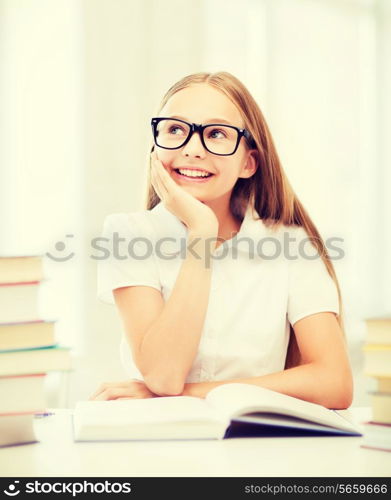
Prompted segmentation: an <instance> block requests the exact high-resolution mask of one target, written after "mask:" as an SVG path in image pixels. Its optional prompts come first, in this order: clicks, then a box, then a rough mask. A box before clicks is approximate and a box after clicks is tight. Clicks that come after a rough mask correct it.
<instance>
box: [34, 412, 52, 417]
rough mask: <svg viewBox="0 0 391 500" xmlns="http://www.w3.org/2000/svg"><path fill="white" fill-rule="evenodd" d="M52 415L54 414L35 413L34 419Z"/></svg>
mask: <svg viewBox="0 0 391 500" xmlns="http://www.w3.org/2000/svg"><path fill="white" fill-rule="evenodd" d="M51 415H54V413H53V412H51V411H43V412H37V413H34V417H36V418H43V417H50V416H51Z"/></svg>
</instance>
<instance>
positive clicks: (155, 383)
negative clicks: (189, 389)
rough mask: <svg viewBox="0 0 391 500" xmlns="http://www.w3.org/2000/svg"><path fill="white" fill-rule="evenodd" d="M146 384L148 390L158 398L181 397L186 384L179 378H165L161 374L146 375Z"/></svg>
mask: <svg viewBox="0 0 391 500" xmlns="http://www.w3.org/2000/svg"><path fill="white" fill-rule="evenodd" d="M144 382H145V384H146V385H147V387H148V389H149V390H150V391H152V392H153V393H154V394H156V395H157V396H180V395H181V394H182V393H183V390H184V386H185V383H184V381H182V380H181V379H180V378H179V377H177V376H171V377H167V378H166V377H164V376H162V375H161V374H157V375H145V376H144Z"/></svg>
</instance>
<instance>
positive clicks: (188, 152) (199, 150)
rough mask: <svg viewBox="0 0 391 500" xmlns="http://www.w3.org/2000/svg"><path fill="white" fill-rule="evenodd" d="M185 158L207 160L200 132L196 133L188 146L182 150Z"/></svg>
mask: <svg viewBox="0 0 391 500" xmlns="http://www.w3.org/2000/svg"><path fill="white" fill-rule="evenodd" d="M182 154H183V155H184V156H193V157H196V158H205V155H206V149H205V148H204V146H203V145H202V142H201V137H200V133H199V132H194V133H193V135H192V136H191V137H190V140H189V142H188V143H187V144H185V145H184V147H183V149H182Z"/></svg>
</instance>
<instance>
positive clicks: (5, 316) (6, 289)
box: [0, 281, 42, 323]
mask: <svg viewBox="0 0 391 500" xmlns="http://www.w3.org/2000/svg"><path fill="white" fill-rule="evenodd" d="M40 283H42V282H40V281H35V282H26V283H0V305H1V307H0V323H14V322H22V321H36V320H38V319H40V318H39V308H38V293H39V286H40Z"/></svg>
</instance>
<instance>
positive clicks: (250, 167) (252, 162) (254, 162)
mask: <svg viewBox="0 0 391 500" xmlns="http://www.w3.org/2000/svg"><path fill="white" fill-rule="evenodd" d="M246 154H247V157H246V160H245V162H244V164H243V166H242V168H241V171H240V174H239V177H241V178H242V179H248V178H249V177H252V176H253V175H254V174H255V172H256V171H257V168H258V165H259V153H258V150H257V149H250V150H249V151H247V153H246Z"/></svg>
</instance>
